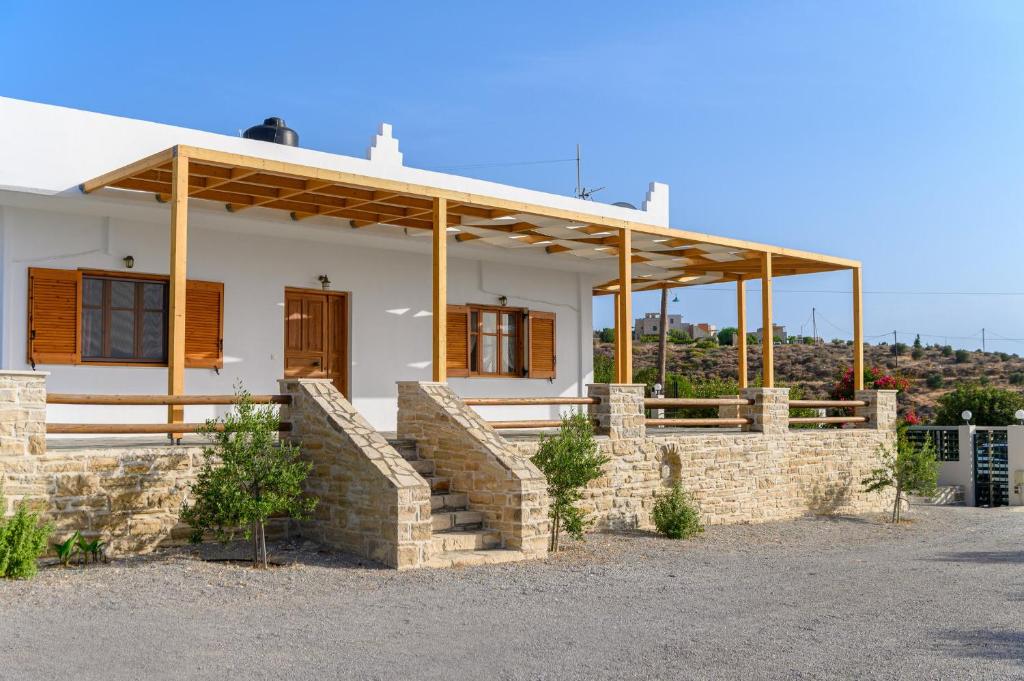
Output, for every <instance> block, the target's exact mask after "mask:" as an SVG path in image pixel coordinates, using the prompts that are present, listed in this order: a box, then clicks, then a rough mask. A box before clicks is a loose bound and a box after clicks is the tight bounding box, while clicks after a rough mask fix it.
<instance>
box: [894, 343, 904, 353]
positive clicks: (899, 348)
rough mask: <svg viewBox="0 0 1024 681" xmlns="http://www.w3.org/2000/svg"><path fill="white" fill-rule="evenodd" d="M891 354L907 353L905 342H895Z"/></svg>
mask: <svg viewBox="0 0 1024 681" xmlns="http://www.w3.org/2000/svg"><path fill="white" fill-rule="evenodd" d="M893 354H895V355H905V354H907V344H906V343H896V344H895V345H893Z"/></svg>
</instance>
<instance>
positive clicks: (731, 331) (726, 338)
mask: <svg viewBox="0 0 1024 681" xmlns="http://www.w3.org/2000/svg"><path fill="white" fill-rule="evenodd" d="M737 331H738V329H737V328H736V327H735V326H727V327H725V328H724V329H722V330H721V331H719V332H718V344H719V345H732V337H733V336H735V335H736V332H737Z"/></svg>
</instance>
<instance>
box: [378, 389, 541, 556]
mask: <svg viewBox="0 0 1024 681" xmlns="http://www.w3.org/2000/svg"><path fill="white" fill-rule="evenodd" d="M398 437H400V438H410V439H414V440H416V445H417V448H418V449H419V453H420V456H422V457H423V458H425V459H433V461H434V465H435V467H436V470H437V474H438V475H439V476H444V477H447V478H449V479H450V480H451V489H452V491H454V492H461V493H465V494H466V495H467V497H468V499H469V508H470V509H471V510H474V511H479V512H481V513H483V515H484V519H485V520H484V524H485V526H486V527H487V528H488V529H493V530H497V531H499V532H500V533H501V538H502V543H503V545H504V547H505V548H507V549H513V550H517V551H522V552H523V553H524V554H526V556H529V557H537V556H543V555H545V554H546V553H547V542H548V531H549V530H548V496H547V482H546V481H545V479H544V475H543V474H542V473H541V472H540V471H539V470H538V469H537V467H536V466H534V465H533V464H532V463H530V461H529V459H528V458H526V457H523V456H519V455H517V453H516V451H515V449H514V448H512V447H511V446H510V445H509V444H508V442H506V441H505V439H504V438H502V437H501V436H500V435H498V434H497V433H496V432H495V431H494V429H493V428H491V426H490V425H489V424H488V423H487V422H486V421H484V420H483V419H482V418H480V416H479V415H478V414H477V413H476V412H475V411H474V410H473V409H471V408H469V407H467V406H466V405H465V404H463V402H462V400H461V399H460V398H459V396H458V395H456V394H455V393H454V392H453V391H452V390H451V389H450V388H449V387H448V386H447V385H446V384H443V383H427V382H413V381H410V382H403V383H399V384H398Z"/></svg>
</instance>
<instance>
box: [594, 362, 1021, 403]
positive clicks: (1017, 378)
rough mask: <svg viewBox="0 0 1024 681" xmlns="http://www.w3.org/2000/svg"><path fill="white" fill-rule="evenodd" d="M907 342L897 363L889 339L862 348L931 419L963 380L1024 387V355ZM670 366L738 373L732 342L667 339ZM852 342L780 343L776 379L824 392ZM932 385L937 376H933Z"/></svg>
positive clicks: (709, 373)
mask: <svg viewBox="0 0 1024 681" xmlns="http://www.w3.org/2000/svg"><path fill="white" fill-rule="evenodd" d="M911 350H912V348H909V347H908V348H907V349H906V351H905V353H904V354H902V355H900V357H899V367H898V368H897V366H896V357H895V356H894V355H893V347H892V346H891V345H868V346H865V348H864V355H865V357H864V363H865V365H866V366H869V367H871V366H877V367H879V368H882V369H885V370H886V371H887V372H889V373H898V374H899V375H902V376H904V377H906V378H907V379H909V380H910V383H911V385H910V389H909V390H908V391H907V393H906V394H905V395H904V396H903V397H902V398H901V410H906V409H914V410H916V411H917V413H918V414H919V415H920V416H922V417H923V418H925V419H930V418H931V415H932V413H933V411H934V408H935V403H936V400H937V399H938V397H939V396H940V395H942V394H943V393H945V392H948V391H949V390H950V389H952V388H953V387H954V386H955V385H956V383H958V382H961V381H987V382H988V383H990V384H992V385H996V386H999V387H1004V388H1010V389H1013V390H1018V391H1022V390H1024V359H1022V358H1021V357H1018V356H1017V355H1009V354H1006V353H995V352H969V353H968V356H967V359H966V361H963V362H957V359H956V356H955V355H954V354H950V355H944V354H943V352H942V350H941V349H940V348H939V347H937V346H930V347H924V348H922V349H921V356H920V358H919V359H913V358H912V357H911V354H910V353H911ZM594 352H595V354H602V355H606V356H609V357H610V356H611V354H612V347H611V345H610V344H607V343H596V344H595V346H594ZM633 352H634V359H633V364H634V370H640V369H643V368H645V367H653V366H655V364H656V362H657V352H658V345H657V343H636V344H635V345H634V349H633ZM668 353H669V354H668V370H669V371H670V372H674V373H678V374H681V375H683V376H686V377H688V378H690V379H691V380H694V381H696V380H702V379H707V378H728V379H733V380H735V378H736V349H735V348H732V347H714V348H697V347H694V346H692V345H675V344H671V343H670V344H669V350H668ZM749 357H750V371H751V376H752V377H753V376H756V375H757V374H759V373H760V366H761V351H760V348H759V347H754V346H751V347H750V349H749ZM851 362H852V360H851V356H850V348H849V347H848V346H846V345H832V344H825V345H817V346H815V345H778V346H776V347H775V373H776V381H777V382H778V383H781V384H786V385H798V386H801V387H802V388H803V389H804V393H805V395H806V396H807V397H808V398H811V397H825V396H827V395H828V391H829V389H830V387H831V385H832V383H833V382H834V380H835V378H836V376H837V375H839V374H840V373H841V372H842V371H843V370H844V369H846V368H847V367H849V366H850V365H851ZM930 375H937V376H940V377H941V379H942V380H941V385H940V386H938V387H929V385H928V383H929V381H927V378H928V377H929V376H930ZM930 382H931V383H932V385H933V386H935V384H936V383H937V379H935V378H933V379H931V381H930Z"/></svg>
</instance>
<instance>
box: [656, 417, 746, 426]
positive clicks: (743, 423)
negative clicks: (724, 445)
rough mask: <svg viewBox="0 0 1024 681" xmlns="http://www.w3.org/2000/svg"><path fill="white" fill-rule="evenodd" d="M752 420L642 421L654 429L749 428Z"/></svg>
mask: <svg viewBox="0 0 1024 681" xmlns="http://www.w3.org/2000/svg"><path fill="white" fill-rule="evenodd" d="M752 423H753V420H752V419H743V418H739V419H644V425H646V426H656V427H671V426H749V425H750V424H752Z"/></svg>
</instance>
